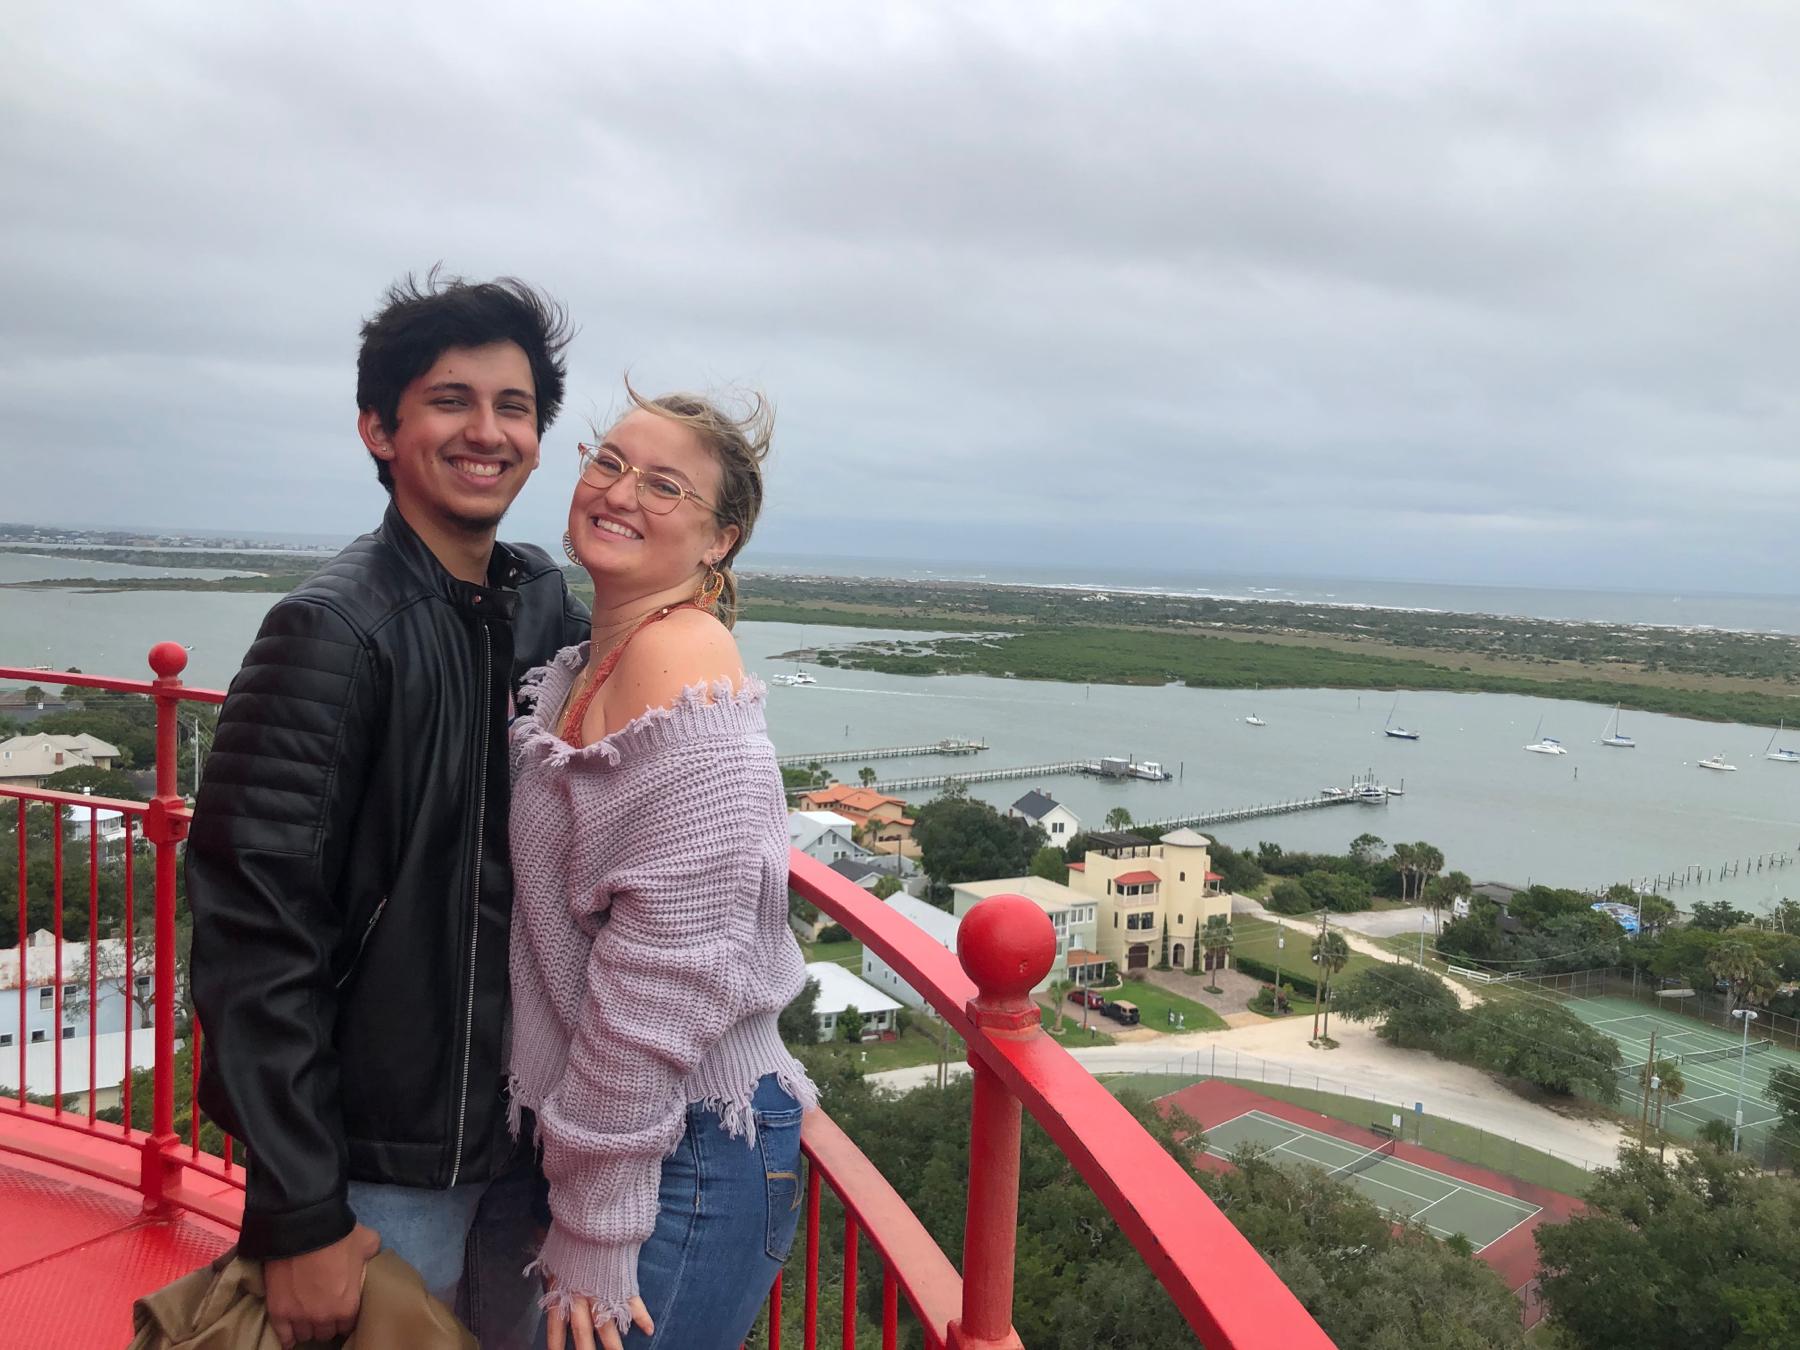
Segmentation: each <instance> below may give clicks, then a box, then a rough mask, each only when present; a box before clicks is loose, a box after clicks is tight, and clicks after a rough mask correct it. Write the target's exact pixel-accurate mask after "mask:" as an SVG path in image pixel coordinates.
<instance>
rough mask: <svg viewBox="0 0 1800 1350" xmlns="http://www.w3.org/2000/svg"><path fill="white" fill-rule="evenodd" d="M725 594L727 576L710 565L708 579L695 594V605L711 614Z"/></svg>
mask: <svg viewBox="0 0 1800 1350" xmlns="http://www.w3.org/2000/svg"><path fill="white" fill-rule="evenodd" d="M723 594H725V574H724V573H723V572H721V571H720V570H719V569H718V568H717V567H714V566H712V565H710V564H708V566H707V569H706V578H705V580H703V581H702V582H701V583H700V589H699V590H697V591H695V592H694V604H695V605H696V606H697V607H699V608H700V609H704V610H706V611H707V612H708V613H709V614H710V613H711V612H712V609H713V606H714V605H716V604H718V603H719V597H720V596H721V595H723Z"/></svg>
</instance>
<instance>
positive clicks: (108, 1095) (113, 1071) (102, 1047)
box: [0, 1028, 181, 1111]
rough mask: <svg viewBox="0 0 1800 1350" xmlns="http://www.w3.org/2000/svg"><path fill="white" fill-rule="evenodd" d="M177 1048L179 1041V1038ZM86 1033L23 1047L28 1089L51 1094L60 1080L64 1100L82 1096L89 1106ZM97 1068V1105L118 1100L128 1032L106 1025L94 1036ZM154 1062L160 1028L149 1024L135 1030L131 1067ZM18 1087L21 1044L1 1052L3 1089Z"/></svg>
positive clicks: (36, 1093) (83, 1107) (99, 1107)
mask: <svg viewBox="0 0 1800 1350" xmlns="http://www.w3.org/2000/svg"><path fill="white" fill-rule="evenodd" d="M175 1044H176V1048H177V1049H179V1048H180V1046H181V1042H180V1041H177V1042H176V1043H175ZM58 1046H61V1047H62V1076H61V1078H60V1080H59V1078H58V1076H57V1064H56V1050H57V1047H58ZM89 1053H90V1049H89V1045H88V1037H87V1033H86V1032H85V1031H84V1032H82V1033H81V1034H80V1035H78V1036H68V1037H64V1038H62V1039H59V1040H45V1041H33V1042H32V1043H31V1044H30V1045H28V1046H26V1047H25V1091H26V1092H28V1093H31V1094H32V1095H33V1096H38V1097H51V1096H54V1095H55V1093H56V1089H57V1087H58V1085H59V1083H60V1086H61V1087H62V1096H63V1100H65V1101H66V1100H67V1099H68V1098H70V1097H73V1096H80V1097H82V1098H83V1100H82V1101H81V1102H80V1103H79V1104H78V1107H77V1109H79V1110H82V1111H85V1110H87V1105H88V1104H87V1101H86V1100H85V1099H86V1097H87V1095H88V1092H89V1088H90V1080H89V1077H88V1055H89ZM92 1054H93V1059H94V1066H93V1067H94V1073H93V1078H92V1084H91V1085H92V1090H93V1098H94V1109H95V1110H96V1111H104V1110H106V1109H107V1108H108V1107H113V1106H117V1105H119V1102H120V1099H121V1097H122V1096H123V1093H122V1091H121V1089H122V1087H123V1085H124V1082H125V1033H124V1032H123V1031H103V1032H101V1033H100V1034H99V1035H98V1036H96V1037H94V1043H93V1046H92ZM155 1064H156V1034H155V1032H154V1031H152V1030H150V1029H148V1028H146V1029H144V1030H141V1031H134V1032H132V1035H131V1067H132V1068H133V1069H148V1068H153V1067H154V1066H155ZM18 1090H19V1055H18V1051H17V1050H8V1051H7V1052H6V1053H5V1054H0V1093H5V1094H7V1095H11V1094H13V1093H16V1092H17V1091H18Z"/></svg>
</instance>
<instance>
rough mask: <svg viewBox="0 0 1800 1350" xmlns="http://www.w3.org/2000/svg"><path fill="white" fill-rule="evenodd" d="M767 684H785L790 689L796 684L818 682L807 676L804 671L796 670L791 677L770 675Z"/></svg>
mask: <svg viewBox="0 0 1800 1350" xmlns="http://www.w3.org/2000/svg"><path fill="white" fill-rule="evenodd" d="M769 683H770V684H785V685H788V686H790V687H791V686H793V685H797V684H817V683H818V681H817V680H815V679H814V678H813V677H812V676H810V675H808V674H807V673H806V672H805V671H804V670H796V671H795V672H794V673H793V674H792V675H785V674H783V675H771V676H769Z"/></svg>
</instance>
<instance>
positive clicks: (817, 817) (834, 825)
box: [788, 811, 856, 852]
mask: <svg viewBox="0 0 1800 1350" xmlns="http://www.w3.org/2000/svg"><path fill="white" fill-rule="evenodd" d="M833 830H842V831H843V832H844V837H845V838H846V839H849V840H851V841H852V842H854V841H855V834H856V822H855V821H854V820H851V819H850V817H848V816H840V815H839V814H838V813H837V812H836V811H789V812H788V843H789V844H790V845H792V846H793V847H794V848H797V849H799V850H801V851H802V852H805V851H806V850H807V849H808V848H810V847H812V845H813V844H815V843H817V842H818V839H819V837H820V836H821V835H825V834H829V833H831V831H833Z"/></svg>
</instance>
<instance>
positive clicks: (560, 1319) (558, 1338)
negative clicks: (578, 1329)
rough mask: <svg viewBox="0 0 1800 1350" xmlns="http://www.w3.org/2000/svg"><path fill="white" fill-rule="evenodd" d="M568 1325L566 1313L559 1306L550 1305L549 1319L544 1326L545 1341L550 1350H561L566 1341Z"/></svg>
mask: <svg viewBox="0 0 1800 1350" xmlns="http://www.w3.org/2000/svg"><path fill="white" fill-rule="evenodd" d="M568 1325H569V1319H568V1315H567V1314H566V1313H564V1312H563V1310H562V1308H561V1307H558V1306H552V1307H551V1309H550V1318H549V1321H548V1323H547V1324H546V1326H545V1332H546V1343H547V1344H548V1345H549V1347H550V1350H563V1346H564V1345H565V1343H566V1341H567V1336H568V1330H567V1328H568Z"/></svg>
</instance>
